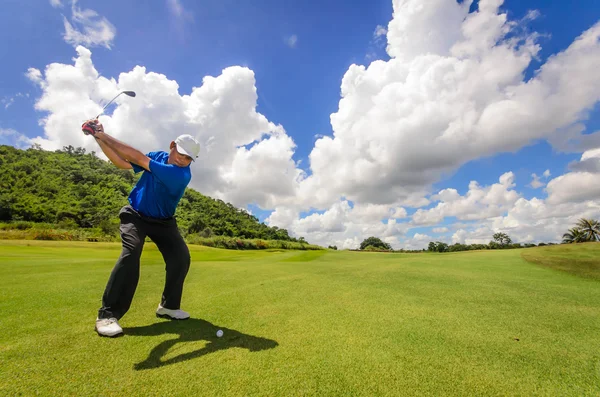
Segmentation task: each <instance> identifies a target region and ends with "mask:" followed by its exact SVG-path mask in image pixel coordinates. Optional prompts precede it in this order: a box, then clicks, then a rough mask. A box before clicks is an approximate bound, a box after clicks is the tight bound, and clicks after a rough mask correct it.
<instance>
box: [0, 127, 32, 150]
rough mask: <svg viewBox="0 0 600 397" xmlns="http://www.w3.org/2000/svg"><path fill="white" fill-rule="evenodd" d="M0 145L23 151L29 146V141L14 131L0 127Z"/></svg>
mask: <svg viewBox="0 0 600 397" xmlns="http://www.w3.org/2000/svg"><path fill="white" fill-rule="evenodd" d="M0 144H1V145H11V146H14V147H17V148H20V149H24V148H26V147H28V146H30V145H31V141H30V139H29V138H27V137H26V136H25V135H23V134H21V133H20V132H18V131H17V130H15V129H12V128H1V127H0Z"/></svg>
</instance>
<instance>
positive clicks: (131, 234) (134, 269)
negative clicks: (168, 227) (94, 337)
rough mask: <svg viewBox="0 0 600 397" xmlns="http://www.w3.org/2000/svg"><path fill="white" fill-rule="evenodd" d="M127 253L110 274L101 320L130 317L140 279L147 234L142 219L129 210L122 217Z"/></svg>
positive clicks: (121, 214) (122, 254) (101, 310)
mask: <svg viewBox="0 0 600 397" xmlns="http://www.w3.org/2000/svg"><path fill="white" fill-rule="evenodd" d="M119 217H120V218H121V226H120V231H121V240H122V242H123V250H122V252H121V256H120V257H119V259H118V261H117V263H116V264H115V267H114V268H113V270H112V273H111V274H110V278H109V279H108V283H107V284H106V289H105V290H104V295H103V296H102V308H100V310H99V311H98V318H100V319H102V318H111V317H114V318H116V319H120V318H121V317H123V316H124V315H125V313H127V310H129V307H130V306H131V301H132V300H133V295H134V294H135V289H136V288H137V284H138V281H139V278H140V256H141V255H142V249H143V248H144V240H145V239H146V231H145V230H144V229H145V227H144V223H143V221H142V220H141V218H140V217H139V216H138V215H137V214H136V213H135V212H134V211H133V209H131V208H130V207H129V206H126V207H124V208H123V209H122V210H121V212H120V213H119Z"/></svg>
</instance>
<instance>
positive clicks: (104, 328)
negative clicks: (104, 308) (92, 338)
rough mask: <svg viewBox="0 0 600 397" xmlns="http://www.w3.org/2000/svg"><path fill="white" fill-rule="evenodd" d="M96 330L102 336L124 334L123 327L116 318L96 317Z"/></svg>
mask: <svg viewBox="0 0 600 397" xmlns="http://www.w3.org/2000/svg"><path fill="white" fill-rule="evenodd" d="M96 332H97V333H98V335H100V336H108V337H110V338H112V337H115V336H119V335H123V328H121V326H120V325H119V322H118V321H117V319H116V318H114V317H112V318H99V319H96Z"/></svg>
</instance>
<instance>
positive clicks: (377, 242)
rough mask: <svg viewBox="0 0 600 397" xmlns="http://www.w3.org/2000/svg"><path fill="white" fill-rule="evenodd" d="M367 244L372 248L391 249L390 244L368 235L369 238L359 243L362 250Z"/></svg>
mask: <svg viewBox="0 0 600 397" xmlns="http://www.w3.org/2000/svg"><path fill="white" fill-rule="evenodd" d="M368 246H371V247H373V248H379V249H384V250H388V251H390V250H391V249H392V246H391V245H389V244H388V243H385V242H383V241H381V239H379V238H377V237H369V238H367V239H365V240H363V242H362V243H360V249H361V250H364V249H365V248H367V247H368Z"/></svg>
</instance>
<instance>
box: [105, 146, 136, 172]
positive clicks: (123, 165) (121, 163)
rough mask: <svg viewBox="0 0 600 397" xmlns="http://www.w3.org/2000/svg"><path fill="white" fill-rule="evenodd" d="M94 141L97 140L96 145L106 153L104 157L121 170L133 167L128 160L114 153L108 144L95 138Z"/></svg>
mask: <svg viewBox="0 0 600 397" xmlns="http://www.w3.org/2000/svg"><path fill="white" fill-rule="evenodd" d="M96 142H98V145H100V149H102V151H103V152H104V154H105V155H106V157H108V159H109V160H110V161H111V162H112V163H113V164H114V165H115V166H116V167H117V168H120V169H123V170H128V169H129V170H130V169H132V168H133V167H132V166H131V164H129V162H128V161H126V160H123V159H122V158H121V157H120V156H119V155H118V154H117V153H115V151H114V150H112V149H111V148H110V147H108V145H106V143H104V142H102V141H101V140H99V139H96Z"/></svg>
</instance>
